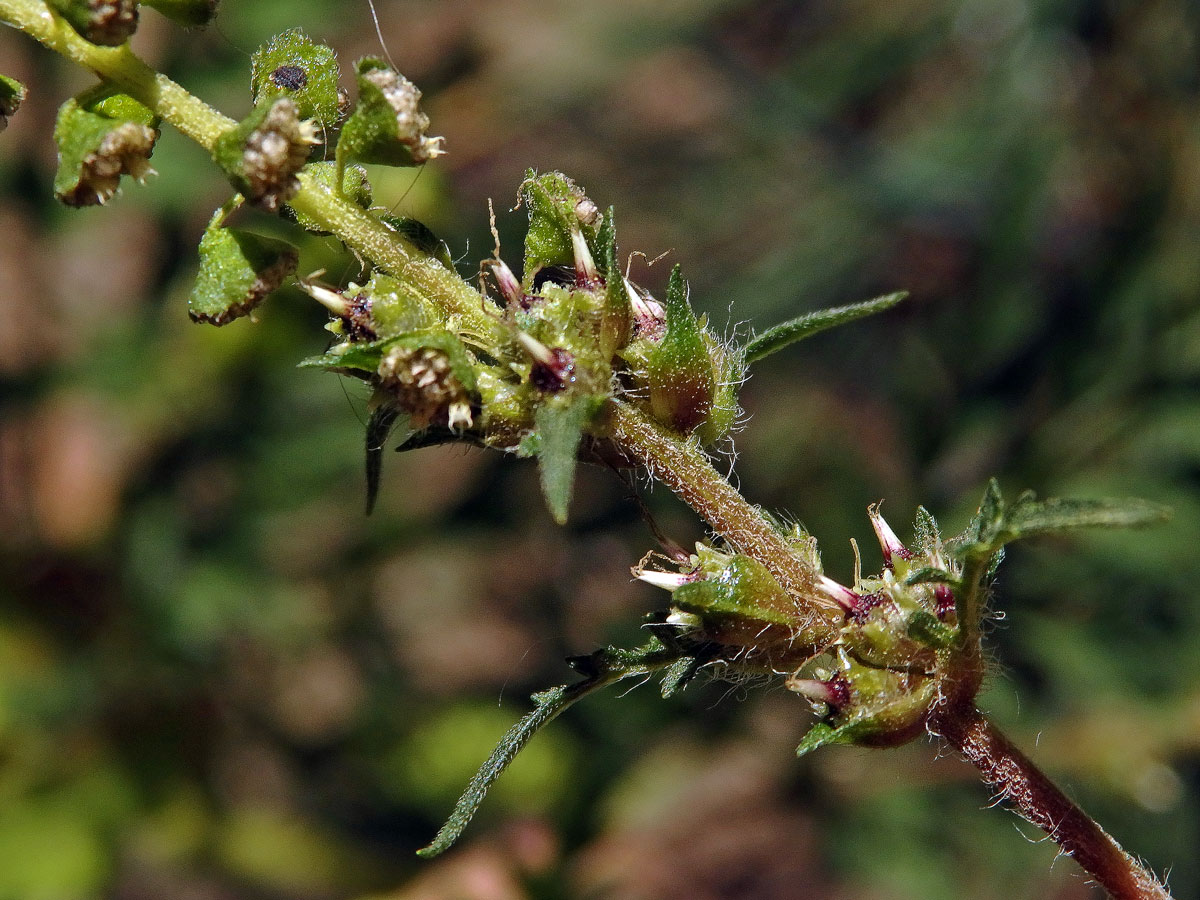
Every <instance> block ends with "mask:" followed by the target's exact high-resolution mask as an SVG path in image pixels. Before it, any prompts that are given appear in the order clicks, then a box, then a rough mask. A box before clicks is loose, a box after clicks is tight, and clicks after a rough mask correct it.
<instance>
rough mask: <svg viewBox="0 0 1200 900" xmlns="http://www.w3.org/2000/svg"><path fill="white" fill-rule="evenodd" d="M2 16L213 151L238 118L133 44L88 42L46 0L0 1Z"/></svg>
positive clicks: (0, 15) (0, 13)
mask: <svg viewBox="0 0 1200 900" xmlns="http://www.w3.org/2000/svg"><path fill="white" fill-rule="evenodd" d="M0 21H3V22H7V23H9V24H10V25H13V26H15V27H16V28H18V29H20V30H21V31H23V32H25V33H26V34H28V35H29V36H30V37H32V38H34V39H35V40H37V41H39V42H41V43H42V44H44V45H45V46H47V47H49V48H50V49H51V50H53V51H55V52H56V53H60V54H62V55H63V56H65V57H66V58H67V59H69V60H71V61H72V62H76V63H78V64H79V65H81V66H83V67H84V68H85V69H90V70H91V71H92V72H94V73H95V74H97V75H99V76H100V77H101V78H103V79H104V80H105V81H108V82H111V83H112V84H114V85H116V86H117V87H119V88H121V90H123V91H124V92H125V93H127V94H129V96H131V97H133V98H134V99H136V100H138V101H139V102H141V103H143V104H145V105H146V106H148V107H149V108H150V109H152V110H154V111H155V112H156V113H157V114H158V115H159V116H161V117H162V118H163V119H164V120H165V121H167V122H170V123H171V124H172V125H174V126H175V127H176V128H178V129H179V130H180V131H181V132H183V133H184V134H185V135H187V136H188V137H190V138H191V139H192V140H194V141H195V142H196V143H197V144H199V145H200V146H202V147H203V148H204V149H205V150H209V151H211V150H212V148H213V144H214V143H216V140H217V138H218V137H219V136H220V135H221V134H222V133H223V132H225V131H228V130H229V129H230V128H232V127H233V126H234V125H236V124H237V123H236V122H234V121H233V119H230V118H229V117H228V116H225V115H222V114H221V113H219V112H217V110H215V109H213V108H212V107H211V106H209V105H208V104H207V103H205V102H204V101H203V100H201V99H200V98H198V97H196V96H195V95H193V94H191V93H189V92H188V91H186V90H184V89H183V88H182V87H180V86H179V85H178V84H176V83H175V82H174V81H172V80H171V79H170V78H168V77H167V76H166V75H160V74H159V73H157V72H155V71H154V70H153V69H151V68H150V67H149V66H148V65H146V64H145V63H144V62H142V60H140V59H139V58H138V57H137V56H136V55H134V53H133V51H131V50H130V49H129V45H128V44H124V45H122V46H120V47H100V46H97V45H96V44H91V43H89V42H87V41H85V40H84V39H83V38H82V37H80V36H79V35H78V34H76V33H75V30H74V29H73V28H72V27H71V26H70V25H68V24H67V23H66V22H65V21H64V20H63V19H62V18H60V17H59V16H56V15H55V14H54V13H52V12H51V11H50V9H49V8H48V7H47V6H46V4H45V3H43V2H41V0H0Z"/></svg>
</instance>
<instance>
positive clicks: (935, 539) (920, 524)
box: [913, 506, 942, 553]
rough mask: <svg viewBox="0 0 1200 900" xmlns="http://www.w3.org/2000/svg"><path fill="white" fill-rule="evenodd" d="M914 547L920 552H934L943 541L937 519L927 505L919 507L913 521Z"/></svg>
mask: <svg viewBox="0 0 1200 900" xmlns="http://www.w3.org/2000/svg"><path fill="white" fill-rule="evenodd" d="M913 534H914V540H913V547H914V549H915V550H916V551H917V552H918V553H932V552H933V551H934V550H936V549H937V546H938V544H940V543H941V540H942V538H941V533H940V532H939V530H938V523H937V519H935V518H934V517H933V514H932V513H930V512H929V510H927V509H926V508H925V507H923V506H918V507H917V518H916V521H915V522H914V523H913Z"/></svg>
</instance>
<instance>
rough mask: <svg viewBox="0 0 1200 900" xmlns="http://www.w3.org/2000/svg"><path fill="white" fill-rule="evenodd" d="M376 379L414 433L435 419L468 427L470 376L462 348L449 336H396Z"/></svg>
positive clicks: (471, 388)
mask: <svg viewBox="0 0 1200 900" xmlns="http://www.w3.org/2000/svg"><path fill="white" fill-rule="evenodd" d="M378 376H379V387H380V388H381V389H382V390H383V391H384V392H385V393H386V394H388V395H389V396H390V397H392V399H394V400H395V402H396V404H397V405H398V406H399V407H400V408H401V409H403V410H405V411H406V412H407V413H408V414H409V417H410V425H411V426H412V427H413V428H416V429H420V428H424V427H426V426H427V425H429V424H431V423H432V422H433V421H434V420H435V419H436V420H438V422H439V424H444V425H446V426H448V427H450V428H469V427H470V426H471V424H472V414H471V405H472V404H471V395H472V394H473V393H474V392H475V376H474V372H473V370H472V368H471V362H470V358H469V357H468V355H467V351H466V348H465V347H463V345H462V343H461V342H460V341H459V340H458V338H456V337H455V336H454V335H452V334H450V333H449V332H446V331H442V332H432V333H426V334H420V333H416V334H411V335H403V336H401V337H400V338H399V339H397V340H396V341H395V342H394V343H392V344H391V345H390V346H389V347H388V349H387V350H386V351H385V352H384V355H383V358H382V359H381V360H380V362H379V368H378Z"/></svg>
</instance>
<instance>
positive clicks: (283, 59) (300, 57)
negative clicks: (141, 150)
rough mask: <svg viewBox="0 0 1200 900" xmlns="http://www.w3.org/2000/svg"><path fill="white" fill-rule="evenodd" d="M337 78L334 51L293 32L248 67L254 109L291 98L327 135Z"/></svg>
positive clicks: (333, 118) (336, 111)
mask: <svg viewBox="0 0 1200 900" xmlns="http://www.w3.org/2000/svg"><path fill="white" fill-rule="evenodd" d="M175 2H178V0H175ZM338 74H339V73H338V64H337V56H336V54H335V53H334V52H333V49H332V48H330V47H327V46H325V45H324V44H317V43H314V42H313V41H312V40H310V39H309V38H308V37H307V36H306V35H305V34H304V32H303V31H301V30H300V29H298V28H293V29H291V30H289V31H285V32H283V34H277V35H276V36H275V37H273V38H271V40H270V41H268V42H267V43H266V44H264V45H263V46H261V47H259V48H258V50H256V51H255V53H254V57H253V60H252V62H251V67H250V85H251V89H252V90H253V92H254V105H255V106H258V105H260V104H261V103H262V102H263V101H266V100H275V99H277V98H279V97H290V98H291V99H292V101H294V102H295V104H296V109H297V110H298V114H299V116H300V118H301V119H313V120H315V122H316V124H317V127H318V128H319V129H320V131H321V132H323V134H324V135H329V134H331V133H332V132H333V129H334V128H335V127H336V126H337V122H338V119H339V118H340V104H339V102H338ZM332 183H333V181H332V177H331V179H330V184H332Z"/></svg>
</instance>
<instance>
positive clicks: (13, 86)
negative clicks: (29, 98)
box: [0, 75, 26, 131]
mask: <svg viewBox="0 0 1200 900" xmlns="http://www.w3.org/2000/svg"><path fill="white" fill-rule="evenodd" d="M25 93H26V91H25V85H23V84H21V82H19V81H17V79H15V78H9V77H8V76H7V75H0V131H3V130H4V129H5V128H7V127H8V117H9V116H13V115H16V113H17V110H18V109H20V108H21V103H22V102H24V100H25Z"/></svg>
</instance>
